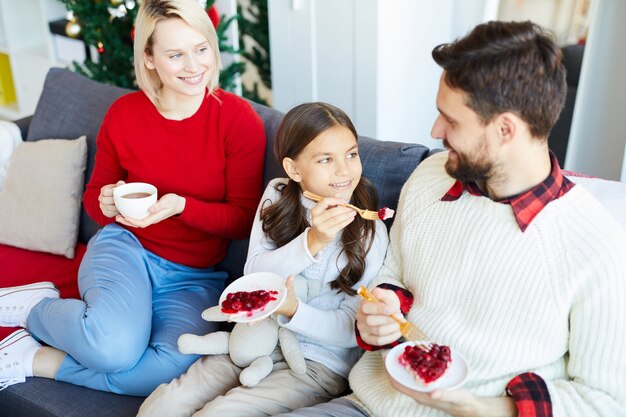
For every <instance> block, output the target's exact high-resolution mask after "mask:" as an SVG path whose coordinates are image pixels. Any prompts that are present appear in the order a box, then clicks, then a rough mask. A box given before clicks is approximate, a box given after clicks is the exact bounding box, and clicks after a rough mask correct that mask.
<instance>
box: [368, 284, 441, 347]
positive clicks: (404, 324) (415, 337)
mask: <svg viewBox="0 0 626 417" xmlns="http://www.w3.org/2000/svg"><path fill="white" fill-rule="evenodd" d="M357 294H359V295H360V296H361V297H362V298H364V299H365V300H367V301H372V302H375V303H379V302H380V300H379V299H378V298H376V297H374V295H373V294H372V293H371V292H369V291H368V289H367V288H365V287H360V288H359V289H358V290H357ZM389 317H391V318H392V319H394V320H395V321H396V322H397V323H398V324H399V325H400V333H401V334H402V336H403V337H404V338H405V339H406V340H408V341H411V342H416V343H415V345H416V346H417V347H419V348H420V349H422V350H424V351H427V352H428V351H429V350H430V348H431V347H432V342H430V340H429V339H428V338H427V337H426V335H425V334H424V333H422V331H421V330H420V329H418V328H417V327H416V326H415V325H414V324H413V323H411V322H410V321H408V320H406V319H400V318H398V317H396V316H395V315H393V314H390V315H389Z"/></svg>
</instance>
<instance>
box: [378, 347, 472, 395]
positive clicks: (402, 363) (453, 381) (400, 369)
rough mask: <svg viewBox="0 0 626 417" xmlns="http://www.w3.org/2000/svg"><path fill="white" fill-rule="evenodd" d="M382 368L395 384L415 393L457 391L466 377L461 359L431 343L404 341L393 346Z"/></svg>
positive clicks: (455, 353) (466, 366) (465, 362)
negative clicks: (443, 390)
mask: <svg viewBox="0 0 626 417" xmlns="http://www.w3.org/2000/svg"><path fill="white" fill-rule="evenodd" d="M426 346H427V347H426ZM385 368H386V369H387V373H388V374H389V376H390V377H391V379H393V380H394V381H395V382H397V383H398V384H400V385H403V386H404V387H406V388H409V389H411V390H413V391H419V392H431V391H434V390H436V389H442V388H443V389H454V388H458V387H460V386H461V385H463V384H464V383H465V380H466V379H467V377H468V375H469V366H468V364H467V361H466V360H465V358H463V356H461V355H460V354H459V353H458V352H456V351H454V349H451V348H450V347H448V346H443V345H438V344H435V343H432V342H429V343H425V342H421V343H420V342H404V343H400V344H399V345H397V346H394V347H393V349H391V350H390V351H389V352H387V355H386V357H385Z"/></svg>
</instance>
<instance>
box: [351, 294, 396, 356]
mask: <svg viewBox="0 0 626 417" xmlns="http://www.w3.org/2000/svg"><path fill="white" fill-rule="evenodd" d="M372 295H373V296H374V297H376V298H377V299H378V300H379V301H380V302H374V301H367V300H363V301H361V305H360V306H359V309H358V310H357V312H356V326H357V328H358V329H359V333H360V335H361V339H363V341H364V342H365V343H367V344H370V345H372V346H384V345H388V344H389V343H392V342H394V341H396V340H398V339H399V338H400V337H401V336H402V335H401V334H400V325H399V324H398V323H397V322H396V321H395V320H394V319H392V318H391V317H390V315H391V314H395V315H400V314H401V313H400V300H399V299H398V296H397V295H396V294H395V293H394V292H393V291H391V290H385V289H382V288H374V289H373V290H372Z"/></svg>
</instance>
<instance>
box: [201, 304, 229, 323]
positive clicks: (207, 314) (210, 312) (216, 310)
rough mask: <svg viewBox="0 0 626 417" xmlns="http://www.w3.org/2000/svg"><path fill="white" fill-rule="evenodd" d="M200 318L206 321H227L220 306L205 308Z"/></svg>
mask: <svg viewBox="0 0 626 417" xmlns="http://www.w3.org/2000/svg"><path fill="white" fill-rule="evenodd" d="M202 318H203V319H205V320H206V321H227V320H228V318H227V317H226V316H225V315H224V314H222V308H221V307H220V306H213V307H211V308H207V309H206V310H204V311H203V312H202Z"/></svg>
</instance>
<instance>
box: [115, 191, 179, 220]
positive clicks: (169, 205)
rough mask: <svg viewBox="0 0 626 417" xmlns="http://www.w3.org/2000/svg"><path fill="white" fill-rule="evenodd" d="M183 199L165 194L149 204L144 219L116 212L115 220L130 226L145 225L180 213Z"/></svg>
mask: <svg viewBox="0 0 626 417" xmlns="http://www.w3.org/2000/svg"><path fill="white" fill-rule="evenodd" d="M185 201H186V200H185V198H184V197H181V196H179V195H176V194H171V193H170V194H165V195H164V196H162V197H161V198H160V199H159V201H157V202H156V203H154V204H153V205H152V206H150V208H149V209H148V212H149V213H150V214H149V215H148V217H146V218H145V219H141V220H140V219H131V218H130V217H124V216H122V215H121V214H119V213H118V214H117V216H115V220H116V221H117V222H119V223H121V224H123V225H126V226H130V227H141V228H143V227H147V226H150V225H151V224H155V223H159V222H160V221H162V220H165V219H167V218H169V217H172V216H175V215H177V214H180V213H182V212H183V210H184V209H185Z"/></svg>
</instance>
